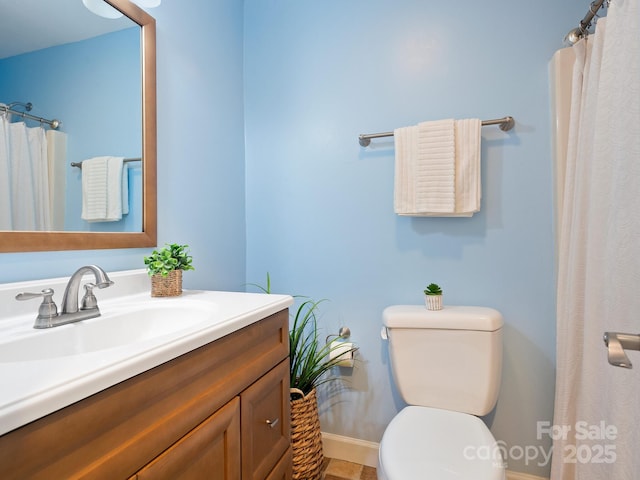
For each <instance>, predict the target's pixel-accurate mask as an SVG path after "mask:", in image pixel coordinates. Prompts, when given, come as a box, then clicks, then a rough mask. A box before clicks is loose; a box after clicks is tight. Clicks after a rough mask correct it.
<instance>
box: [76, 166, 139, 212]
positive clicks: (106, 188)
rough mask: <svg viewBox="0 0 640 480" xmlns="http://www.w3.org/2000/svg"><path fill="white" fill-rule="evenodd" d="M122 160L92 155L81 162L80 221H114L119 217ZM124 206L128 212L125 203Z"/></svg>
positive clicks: (121, 196) (121, 193) (122, 182)
mask: <svg viewBox="0 0 640 480" xmlns="http://www.w3.org/2000/svg"><path fill="white" fill-rule="evenodd" d="M123 160H124V159H123V158H122V157H95V158H90V159H87V160H84V161H83V162H82V219H83V220H86V221H88V222H115V221H118V220H120V219H122V214H123V184H124V175H123ZM124 173H126V170H125V171H124ZM127 190H128V188H127ZM127 196H128V194H127ZM127 203H128V202H127ZM126 209H127V211H128V205H127V208H126Z"/></svg>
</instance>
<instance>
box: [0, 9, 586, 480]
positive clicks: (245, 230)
mask: <svg viewBox="0 0 640 480" xmlns="http://www.w3.org/2000/svg"><path fill="white" fill-rule="evenodd" d="M568 3H569V2H555V1H552V0H543V1H542V3H540V2H537V3H535V4H533V3H528V2H511V1H508V0H497V1H495V2H490V3H489V4H487V3H486V2H474V1H471V0H461V1H459V2H450V3H447V2H438V3H434V2H423V1H417V0H398V1H393V2H392V1H390V0H386V1H383V0H368V1H365V0H351V1H349V2H344V1H338V0H328V1H326V2H320V3H318V2H315V3H312V2H294V1H286V0H266V1H265V0H259V1H258V0H246V2H245V5H244V8H245V11H244V25H243V4H242V2H240V1H237V0H216V1H213V2H212V1H208V0H192V1H190V2H188V3H185V2H169V1H165V2H163V4H162V6H161V7H159V8H156V9H154V10H152V11H151V13H152V14H153V15H154V16H155V17H156V19H157V27H158V52H157V53H158V118H159V125H158V151H159V153H158V191H159V205H158V213H159V243H160V244H162V243H164V242H166V241H177V242H183V243H189V244H190V245H191V246H192V253H193V255H194V257H195V259H196V268H197V270H196V271H195V272H189V273H188V274H187V275H185V282H186V285H187V286H188V287H191V288H216V289H232V290H238V289H242V288H243V284H244V282H262V281H263V280H264V276H265V272H267V271H269V272H270V273H271V277H272V281H273V283H274V289H275V290H276V291H278V292H287V293H296V294H305V295H310V296H314V297H316V298H321V297H326V298H329V299H330V300H331V301H330V302H328V303H326V304H325V306H324V308H323V312H324V315H323V317H322V320H321V321H322V324H323V328H324V329H325V330H326V331H327V333H329V332H330V333H334V332H337V330H338V328H339V327H340V326H341V325H348V326H349V327H351V329H352V332H353V340H354V341H356V342H357V343H358V344H359V346H360V359H361V361H360V363H359V364H358V367H357V368H356V369H355V370H354V372H353V375H351V376H346V377H345V378H346V380H348V382H349V383H348V388H349V390H347V391H344V392H342V393H340V394H339V395H338V396H336V397H331V398H329V399H326V398H325V400H324V401H323V402H322V404H321V409H322V411H323V415H322V424H323V429H324V430H326V431H329V432H332V433H337V434H342V435H347V436H350V437H356V438H360V439H365V440H371V441H378V440H379V439H380V436H381V434H382V432H383V430H384V427H385V426H386V424H387V423H388V421H389V420H390V419H391V418H392V416H393V415H394V414H395V413H396V412H397V411H398V410H399V409H400V408H401V407H402V406H403V404H402V402H401V400H400V399H399V398H398V396H397V394H396V393H395V390H394V389H393V388H392V386H391V380H390V375H389V365H388V357H387V349H386V345H385V344H384V343H383V342H382V341H381V339H380V337H379V332H380V322H381V319H380V314H381V311H382V309H383V308H384V307H385V306H387V305H390V304H399V303H414V304H418V303H421V302H422V295H421V291H422V288H423V287H424V285H425V283H427V282H431V281H437V282H439V283H441V284H442V286H443V287H444V288H445V294H446V297H445V298H446V302H447V303H450V304H468V305H474V304H475V305H488V306H492V307H495V308H497V309H499V310H500V311H502V313H503V314H504V317H505V320H506V327H505V356H504V375H503V385H502V390H501V396H500V400H499V402H498V406H497V409H496V412H495V415H493V416H490V417H489V418H487V422H488V423H489V424H490V425H491V428H492V431H493V432H494V434H495V436H496V437H497V438H498V439H499V440H503V441H505V442H506V443H507V445H508V446H521V447H525V446H527V445H538V444H542V446H544V447H546V446H548V444H547V443H545V442H540V441H538V440H537V439H536V433H535V427H536V421H539V420H550V419H551V418H552V409H553V388H554V361H555V359H554V357H555V355H554V351H555V311H554V309H555V305H554V274H553V232H552V204H551V198H552V193H551V187H552V180H551V172H552V165H551V159H550V144H549V143H550V142H549V137H550V136H549V129H550V126H549V121H548V118H549V113H548V91H547V62H548V60H549V59H550V58H551V55H552V54H553V52H554V51H555V50H556V49H557V48H559V47H560V46H561V40H562V37H563V35H564V34H565V33H566V32H567V31H568V30H569V29H570V28H573V27H574V26H575V24H576V22H577V21H578V19H579V18H582V16H583V15H584V13H585V11H586V4H585V3H584V2H571V5H568ZM243 37H244V73H243ZM243 81H244V93H243ZM243 107H244V117H243ZM503 115H513V116H514V117H515V119H516V121H517V125H516V128H515V131H513V132H512V133H508V134H507V133H503V132H501V131H500V130H498V129H497V128H496V127H485V128H483V150H482V155H483V164H482V167H483V189H484V195H483V203H482V211H481V212H480V213H479V214H477V215H475V216H474V217H472V218H470V219H445V218H431V219H426V218H422V219H412V218H400V217H398V216H396V215H395V214H394V213H393V203H392V198H393V154H394V152H393V145H392V144H391V143H389V142H386V141H377V142H374V143H375V145H374V146H372V147H370V148H367V149H362V148H361V147H360V146H359V145H358V143H357V135H358V134H359V133H369V132H379V131H388V130H391V129H393V128H395V127H400V126H405V125H410V124H413V123H416V122H418V121H421V120H428V119H439V118H449V117H455V118H465V117H479V118H496V117H501V116H503ZM245 135H246V143H245ZM245 149H246V156H245ZM245 157H246V163H245ZM245 165H246V167H245ZM245 168H246V172H245ZM245 173H246V174H245ZM245 182H246V187H245ZM245 190H246V205H245ZM245 222H246V226H245ZM245 236H246V239H245ZM148 251H149V250H148V249H131V250H113V251H86V252H53V253H31V254H1V255H0V281H1V282H7V281H17V280H22V279H31V278H41V277H47V276H58V275H59V276H64V275H68V274H70V273H72V272H73V270H75V269H76V268H77V267H79V266H81V265H83V264H86V263H98V264H101V265H103V266H104V267H105V268H107V270H121V269H126V268H138V267H142V256H143V255H144V254H146V253H147V252H148ZM508 462H509V468H510V469H513V470H517V471H527V472H529V473H532V474H539V475H542V474H545V473H547V471H548V469H547V468H546V467H544V466H543V467H538V466H537V465H536V464H535V462H534V463H531V462H530V463H529V465H525V464H524V462H523V461H517V460H514V459H511V458H509V459H508Z"/></svg>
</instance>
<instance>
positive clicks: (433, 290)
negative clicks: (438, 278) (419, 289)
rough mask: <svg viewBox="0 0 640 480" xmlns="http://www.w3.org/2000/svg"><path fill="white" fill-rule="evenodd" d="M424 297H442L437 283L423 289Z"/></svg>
mask: <svg viewBox="0 0 640 480" xmlns="http://www.w3.org/2000/svg"><path fill="white" fill-rule="evenodd" d="M424 294H425V295H442V289H441V288H440V286H439V285H438V284H437V283H430V284H429V285H427V288H425V289H424Z"/></svg>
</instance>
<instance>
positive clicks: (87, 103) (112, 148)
mask: <svg viewBox="0 0 640 480" xmlns="http://www.w3.org/2000/svg"><path fill="white" fill-rule="evenodd" d="M102 1H103V2H104V3H105V4H106V5H111V6H112V7H113V8H115V9H116V10H118V11H119V12H121V13H122V14H123V16H122V18H120V19H117V20H109V19H105V18H101V17H97V16H96V15H94V14H93V13H91V12H89V11H88V10H87V9H85V8H84V5H83V2H82V1H81V0H59V1H56V2H41V1H39V0H38V1H36V0H33V2H34V3H33V2H32V0H29V1H21V2H15V1H13V0H0V11H1V14H2V17H4V18H5V19H7V18H8V17H9V16H10V15H12V17H11V20H9V24H10V25H12V27H11V28H13V37H12V38H13V39H14V40H12V42H18V40H17V39H18V38H19V37H25V38H29V39H30V40H29V43H33V44H34V45H26V46H22V45H20V46H18V45H15V46H16V47H18V49H17V50H15V51H16V52H20V53H11V52H10V53H9V54H8V55H9V56H10V58H9V60H10V61H11V62H7V63H9V64H11V65H15V64H18V63H19V61H22V62H23V63H26V62H25V61H24V58H28V59H29V61H32V59H33V58H34V57H35V58H38V60H39V62H40V63H32V64H30V66H28V67H27V68H25V69H23V70H18V71H17V73H15V72H14V71H10V74H3V75H0V77H2V78H3V79H5V78H10V77H12V76H13V77H15V78H16V79H18V81H15V80H14V83H15V84H16V85H19V86H20V88H23V87H24V91H22V90H20V89H19V88H18V89H16V88H15V87H6V85H3V83H2V80H1V79H0V115H2V114H4V115H5V117H6V116H7V112H6V108H5V109H4V110H3V108H2V105H3V104H4V106H5V107H7V106H8V105H9V106H11V103H14V102H18V103H16V105H14V106H12V107H11V109H12V113H11V115H12V116H13V117H14V118H13V120H12V121H13V122H23V123H26V124H27V125H28V126H29V127H32V128H31V130H37V128H36V127H38V123H40V125H39V126H40V127H45V130H47V132H49V131H51V130H54V129H53V128H52V127H53V125H51V124H50V123H47V122H48V121H53V120H54V119H57V118H58V117H57V116H58V115H60V117H59V120H60V121H61V122H62V127H61V128H59V129H58V131H60V132H61V133H62V134H63V135H66V139H65V141H64V142H63V144H64V145H65V149H64V150H65V153H64V155H65V157H64V160H65V161H64V162H63V164H62V165H61V164H60V162H58V163H57V165H58V166H57V167H56V168H57V169H58V170H61V173H58V177H57V178H60V176H62V178H63V184H62V185H63V187H62V188H60V187H59V186H58V187H56V188H57V191H58V199H59V197H62V198H63V200H62V203H64V204H66V206H64V207H62V208H63V210H64V211H65V213H64V215H63V217H64V220H60V219H59V218H58V220H57V221H54V219H55V215H56V214H55V213H54V212H53V207H51V211H52V213H51V220H50V223H48V224H47V225H50V227H49V228H48V229H47V230H42V229H41V228H40V227H36V228H34V229H33V230H32V229H31V228H25V227H22V226H20V222H17V224H18V228H15V227H13V228H11V229H8V228H6V227H3V228H0V252H33V251H55V250H89V249H113V248H142V247H151V246H155V245H156V239H157V191H156V157H157V147H156V47H155V36H156V33H155V20H154V19H153V17H151V16H150V15H149V14H147V13H146V12H145V11H143V10H142V9H140V8H139V7H138V6H137V5H135V4H133V3H131V2H129V1H128V0H102ZM32 3H33V4H32ZM34 5H35V6H34ZM52 6H54V7H55V8H56V9H58V11H56V12H55V15H56V17H54V18H51V17H50V18H49V22H48V27H49V29H50V27H51V25H53V26H54V27H55V28H56V29H59V30H62V31H63V32H65V33H68V32H71V31H73V32H74V34H75V32H76V31H77V32H78V33H77V35H79V36H78V37H77V38H71V39H69V40H66V43H63V44H60V43H59V44H57V45H55V44H53V46H52V45H48V44H46V43H44V44H42V45H38V44H37V41H39V40H40V38H41V36H40V35H38V33H39V32H41V31H42V32H43V33H47V32H45V30H47V28H38V26H37V24H34V23H33V22H34V16H33V15H32V12H33V10H34V9H37V8H44V9H46V8H50V7H52ZM70 8H75V9H78V8H79V9H81V10H80V11H79V14H80V15H82V16H83V17H77V16H76V15H75V14H74V13H72V12H71V11H69V10H68V9H70ZM60 9H64V10H60ZM50 15H53V14H50ZM58 15H59V16H60V18H66V19H68V20H70V21H71V19H73V22H74V24H73V25H64V24H63V23H62V22H58V21H55V18H57V16H58ZM94 17H95V18H94ZM78 18H84V20H78ZM108 22H118V23H117V24H116V23H111V24H109V23H108ZM94 23H95V24H100V23H102V24H103V25H106V27H105V29H102V30H101V29H100V28H101V27H98V28H97V29H95V28H94ZM21 30H22V31H23V32H26V34H24V35H18V33H17V32H19V31H21ZM42 41H43V42H44V41H45V40H42ZM62 41H63V42H65V40H62ZM58 42H60V40H58ZM123 42H130V43H123ZM5 45H6V43H5ZM105 45H107V47H105ZM62 48H66V50H63V51H62V53H60V51H61V50H60V49H62ZM20 49H22V50H20ZM70 49H74V50H70ZM70 51H74V52H77V53H78V57H77V58H78V59H79V60H76V61H75V62H74V63H70V60H69V59H70V58H74V57H73V55H72V54H71V53H69V52H70ZM52 52H54V54H55V55H57V56H55V55H54V56H53V57H52V56H51V54H52ZM0 54H2V55H0V56H2V57H7V53H3V52H2V48H0ZM45 54H46V55H45ZM108 57H110V58H113V59H116V61H119V62H121V63H118V64H109V63H107V62H106V61H105V60H104V58H108ZM125 57H127V58H128V59H129V60H128V63H124V61H123V58H125ZM3 60H4V59H3V58H0V67H1V66H2V62H3ZM66 62H69V63H68V64H67V63H66ZM100 62H102V63H100ZM1 71H2V70H1V68H0V72H1ZM31 78H36V79H40V80H41V81H42V82H43V84H44V82H47V79H48V84H54V85H55V88H51V86H50V85H48V87H49V88H50V89H51V90H53V92H54V94H53V95H50V96H52V97H55V99H56V100H57V101H58V102H61V101H62V100H61V99H62V98H64V102H63V103H62V104H60V103H59V104H58V105H61V106H59V107H51V108H52V110H56V111H51V113H48V112H45V111H43V110H42V109H40V108H37V107H38V106H40V105H42V106H46V105H48V100H47V99H46V98H47V97H44V96H43V97H41V98H39V102H38V103H36V101H35V100H34V101H33V105H34V107H33V109H32V110H27V107H26V104H27V102H31V101H32V100H31V99H30V92H31V91H34V90H26V87H25V86H28V85H30V82H29V81H27V80H28V79H31ZM56 81H57V82H58V83H56ZM74 81H78V82H80V85H78V84H74V83H73V82H74ZM5 83H6V82H5ZM5 87H6V88H5ZM43 90H46V88H44V89H43ZM86 92H91V96H90V97H89V96H87V97H85V98H83V97H82V95H83V94H85V95H88V94H87V93H86ZM38 94H41V92H38V93H37V94H34V97H36V98H38V96H37V95H38ZM5 95H8V96H10V98H5ZM101 102H102V103H101ZM123 102H125V103H123ZM126 102H128V103H126ZM65 109H66V110H65ZM60 110H62V111H63V113H62V114H60V113H58V112H59V111H60ZM78 112H80V113H78ZM21 113H24V115H23V116H22V118H20V116H21ZM64 115H67V118H68V121H67V123H65V117H64ZM109 115H110V116H109ZM16 117H17V118H16ZM5 126H6V124H5ZM41 129H42V128H41ZM0 134H2V132H0ZM56 135H57V133H56ZM54 136H55V135H54ZM29 138H30V137H29ZM48 138H49V135H47V139H48ZM52 145H55V141H54V142H49V144H48V145H47V147H48V150H49V153H50V151H51V149H52V148H53V147H52ZM47 147H45V149H47ZM0 148H2V141H1V140H0ZM56 148H57V147H56ZM1 153H2V152H0V154H1ZM45 155H46V153H45ZM105 156H115V157H123V158H125V162H126V163H125V165H128V166H127V167H126V168H125V169H124V175H123V176H124V179H125V181H126V180H127V179H128V182H127V183H124V182H123V188H122V190H123V191H124V192H126V193H125V194H124V196H123V197H122V204H123V206H124V205H126V206H127V210H129V209H130V211H128V212H126V213H127V214H126V215H124V214H123V215H122V220H121V221H114V222H107V221H104V222H103V221H95V222H90V221H84V220H82V219H81V218H80V215H81V213H82V212H84V210H83V202H84V201H85V200H84V199H83V196H82V195H83V193H82V192H83V189H86V184H85V186H84V187H83V177H82V175H83V173H82V169H81V168H79V167H78V166H72V164H74V165H78V164H79V163H80V162H83V161H84V160H87V159H89V158H93V157H105ZM0 160H1V158H0ZM129 161H131V162H132V163H129ZM1 167H4V168H3V170H5V171H4V177H5V181H9V182H13V183H12V186H13V188H15V185H16V178H15V177H13V178H12V177H11V174H13V175H15V170H12V171H11V172H10V173H11V174H8V173H7V172H6V170H7V167H6V166H4V164H2V163H1V162H0V168H1ZM48 169H49V173H50V185H52V186H51V191H50V192H49V193H48V198H53V197H54V191H56V189H55V188H54V186H53V181H54V178H55V177H56V176H55V174H54V173H52V172H53V169H52V166H51V164H49V167H48ZM86 170H87V171H88V169H86ZM127 172H128V173H127ZM85 175H86V173H85ZM2 177H3V172H2V171H0V181H2ZM7 178H8V180H7ZM34 183H36V182H34ZM17 185H20V183H17ZM124 185H127V188H124ZM127 190H128V192H127ZM60 192H62V194H60ZM127 195H128V197H126V196H127ZM55 203H56V205H59V203H60V202H59V201H58V202H55ZM52 205H53V201H52ZM2 208H3V204H2V198H0V218H1V216H2V211H1V210H2ZM83 216H84V214H83ZM13 217H14V218H16V217H17V218H19V219H20V218H22V217H21V215H13ZM58 217H60V215H59V214H58Z"/></svg>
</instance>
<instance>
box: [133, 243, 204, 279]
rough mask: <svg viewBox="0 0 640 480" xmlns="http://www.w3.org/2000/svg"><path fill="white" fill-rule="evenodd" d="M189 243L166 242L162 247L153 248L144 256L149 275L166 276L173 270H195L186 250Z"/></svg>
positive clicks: (191, 258)
mask: <svg viewBox="0 0 640 480" xmlns="http://www.w3.org/2000/svg"><path fill="white" fill-rule="evenodd" d="M187 248H189V245H178V244H177V243H167V244H165V246H164V248H161V249H160V250H154V251H153V252H151V255H149V256H148V257H144V264H145V265H146V266H147V273H148V274H149V276H152V275H157V274H159V275H162V276H163V277H166V276H167V275H168V274H169V272H171V271H173V270H195V268H194V267H193V265H191V263H192V262H193V257H192V256H191V255H189V252H188V251H187Z"/></svg>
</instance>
